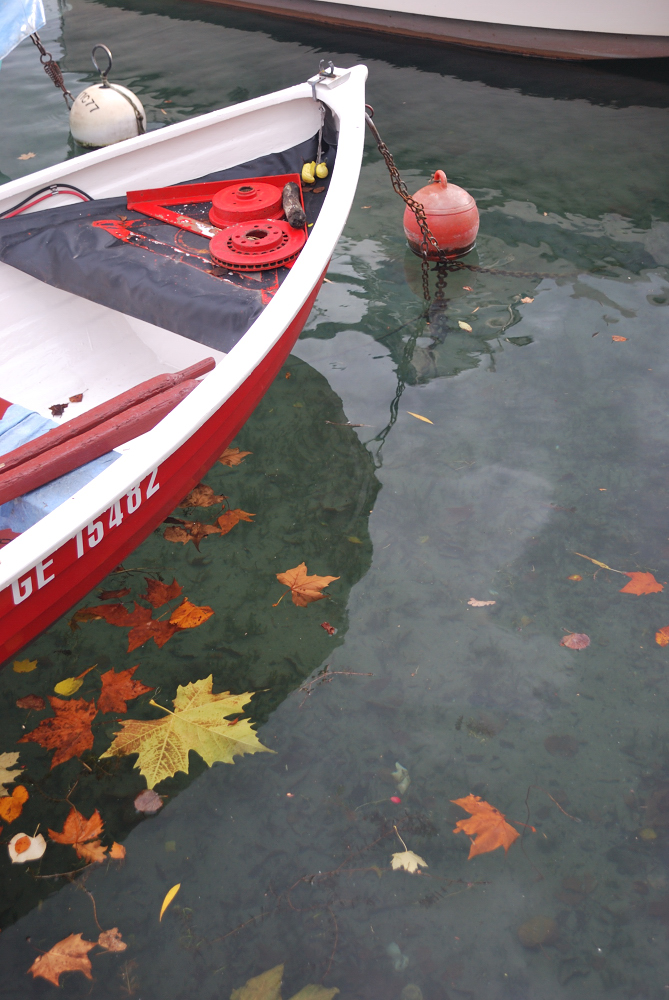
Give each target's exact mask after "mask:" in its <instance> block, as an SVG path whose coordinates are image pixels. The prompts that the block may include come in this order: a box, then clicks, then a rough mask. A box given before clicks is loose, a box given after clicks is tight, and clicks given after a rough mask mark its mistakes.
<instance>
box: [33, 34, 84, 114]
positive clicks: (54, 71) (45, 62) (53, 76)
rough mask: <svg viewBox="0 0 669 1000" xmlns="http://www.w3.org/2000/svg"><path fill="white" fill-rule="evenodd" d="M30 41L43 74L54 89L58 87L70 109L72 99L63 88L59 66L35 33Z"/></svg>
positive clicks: (62, 78)
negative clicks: (36, 53)
mask: <svg viewBox="0 0 669 1000" xmlns="http://www.w3.org/2000/svg"><path fill="white" fill-rule="evenodd" d="M30 41H31V42H32V43H33V45H34V46H35V47H36V48H37V49H38V50H39V61H40V62H41V63H42V66H43V67H44V72H45V73H46V75H47V76H48V77H49V79H50V80H51V82H52V83H53V85H54V87H59V88H60V89H61V90H62V91H63V99H64V101H65V103H66V104H67V107H68V110H69V108H71V107H72V104H74V97H73V96H72V94H71V93H70V91H69V90H68V89H67V87H66V86H65V78H64V77H63V72H62V70H61V68H60V66H59V65H58V63H57V62H56V61H55V59H54V58H53V56H52V55H51V53H50V52H47V50H46V49H45V48H44V46H43V45H42V42H41V39H40V37H39V35H38V34H37V32H35V33H34V34H32V35H31V36H30ZM70 102H72V103H70Z"/></svg>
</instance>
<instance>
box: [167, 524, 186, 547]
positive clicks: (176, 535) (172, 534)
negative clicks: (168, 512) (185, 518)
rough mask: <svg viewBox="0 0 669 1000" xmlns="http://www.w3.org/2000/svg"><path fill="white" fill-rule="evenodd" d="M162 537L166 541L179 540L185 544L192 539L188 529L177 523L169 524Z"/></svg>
mask: <svg viewBox="0 0 669 1000" xmlns="http://www.w3.org/2000/svg"><path fill="white" fill-rule="evenodd" d="M163 538H164V539H165V541H167V542H181V543H182V544H183V545H187V544H188V542H190V541H192V539H191V534H190V531H186V529H185V528H182V527H181V525H179V524H176V525H174V524H171V525H170V526H169V528H165V531H164V533H163Z"/></svg>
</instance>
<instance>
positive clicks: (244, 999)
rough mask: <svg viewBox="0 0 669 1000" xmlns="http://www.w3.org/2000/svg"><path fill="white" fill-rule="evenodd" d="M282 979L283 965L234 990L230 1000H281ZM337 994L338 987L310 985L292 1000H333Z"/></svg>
mask: <svg viewBox="0 0 669 1000" xmlns="http://www.w3.org/2000/svg"><path fill="white" fill-rule="evenodd" d="M282 979H283V965H275V966H274V968H273V969H268V970H267V972H263V974H262V975H261V976H255V977H254V978H253V979H249V980H248V981H247V982H246V983H245V985H244V986H240V988H239V989H237V990H233V991H232V993H231V994H230V1000H281V980H282ZM337 993H339V990H338V989H337V987H336V986H333V987H330V988H329V989H328V987H327V986H321V985H320V984H319V985H317V984H315V983H310V984H309V986H304V987H303V988H302V989H301V990H300V992H299V993H296V994H295V996H293V997H292V1000H332V998H333V997H334V996H336V994H337Z"/></svg>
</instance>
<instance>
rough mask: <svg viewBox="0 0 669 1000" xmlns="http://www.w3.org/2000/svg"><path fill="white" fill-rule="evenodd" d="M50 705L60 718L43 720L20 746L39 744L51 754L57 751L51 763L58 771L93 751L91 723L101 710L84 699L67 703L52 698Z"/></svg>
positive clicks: (75, 699)
mask: <svg viewBox="0 0 669 1000" xmlns="http://www.w3.org/2000/svg"><path fill="white" fill-rule="evenodd" d="M49 704H50V705H51V707H52V709H53V710H54V712H55V713H56V714H55V715H53V716H51V718H49V719H42V721H41V722H40V724H39V726H37V728H36V729H33V730H32V732H30V733H26V735H25V736H22V737H21V739H20V740H19V743H39V745H40V746H42V747H45V749H47V750H55V751H56V752H55V754H54V755H53V760H52V761H51V767H52V768H54V767H56V766H57V765H58V764H63V763H64V762H65V761H66V760H70V758H71V757H78V756H79V755H80V754H82V753H83V752H84V750H90V749H91V748H92V746H93V733H92V732H91V723H92V721H93V719H94V718H95V715H96V712H97V709H96V707H95V702H94V701H84V699H83V698H72V699H70V701H64V700H63V699H62V698H56V697H55V695H50V696H49Z"/></svg>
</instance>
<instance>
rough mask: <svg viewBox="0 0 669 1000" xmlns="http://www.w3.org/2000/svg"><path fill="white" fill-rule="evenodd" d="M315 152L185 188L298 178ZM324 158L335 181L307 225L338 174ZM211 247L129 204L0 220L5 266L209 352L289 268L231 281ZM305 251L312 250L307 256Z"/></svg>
mask: <svg viewBox="0 0 669 1000" xmlns="http://www.w3.org/2000/svg"><path fill="white" fill-rule="evenodd" d="M316 151H317V136H314V137H313V138H312V139H309V140H307V141H306V142H303V143H300V144H299V145H297V146H294V147H292V148H291V149H288V150H285V151H284V152H282V153H273V154H271V155H268V156H261V157H258V158H257V159H255V160H249V161H248V162H247V163H242V164H240V165H238V166H236V167H230V168H229V169H227V170H221V171H218V172H216V173H211V174H207V175H206V176H203V177H193V178H189V179H188V180H186V181H182V183H184V184H192V183H196V182H200V181H217V180H229V179H230V180H233V179H237V178H240V179H241V178H245V177H260V176H268V175H273V174H288V173H297V174H299V173H300V171H301V169H302V164H303V163H305V162H308V161H311V160H314V159H315V158H316ZM324 152H325V154H326V161H327V164H328V168H329V171H330V174H329V176H328V178H327V179H325V180H323V181H317V182H316V184H315V185H314V186H313V187H315V188H316V189H318V193H315V191H314V190H313V188H312V189H310V190H309V189H308V187H307V186H306V185H305V195H304V202H305V211H306V215H307V223H313V222H315V220H316V218H317V217H318V212H319V210H320V207H321V205H322V203H323V199H324V197H325V194H326V192H327V186H328V182H329V179H330V176H331V174H332V170H333V168H334V159H335V149H334V147H331V146H328V145H327V144H326V143H325V144H324ZM209 207H210V206H209V205H197V206H189V207H188V209H187V211H188V214H190V215H195V214H198V213H199V214H200V216H201V217H202V218H205V217H206V215H207V212H208V209H209ZM102 220H116V221H117V222H121V223H122V224H123V226H124V227H127V228H128V229H129V230H130V231H131V232H132V233H133V234H134V236H133V239H134V240H135V242H133V243H127V242H124V241H123V240H120V239H117V238H116V237H114V236H113V235H111V234H110V233H109V232H107V231H106V230H105V229H103V228H99V227H96V226H94V225H93V223H94V222H96V221H98V222H99V221H102ZM150 238H152V239H150ZM152 240H153V241H159V242H152ZM161 243H162V244H167V246H161V245H160V244H161ZM208 244H209V241H208V240H207V239H205V238H204V237H201V236H197V235H195V234H194V233H190V232H188V231H186V230H182V229H178V228H176V227H174V226H170V225H168V224H167V223H163V222H159V221H157V220H155V219H152V218H149V217H148V216H145V215H142V214H141V213H139V212H136V211H132V212H129V211H128V209H127V207H126V199H125V198H124V197H122V198H103V199H98V200H94V201H90V202H81V203H79V204H77V205H68V206H66V207H64V208H53V209H47V210H45V211H43V212H38V213H33V214H28V215H17V216H15V217H14V218H11V219H3V220H0V260H2V261H3V262H4V263H5V264H10V265H11V266H12V267H16V268H18V269H19V270H21V271H25V272H26V273H27V274H31V275H33V276H34V277H36V278H39V279H40V280H41V281H45V282H47V283H48V284H50V285H55V286H56V287H57V288H62V289H64V290H66V291H68V292H74V293H75V294H77V295H80V296H82V297H83V298H86V299H92V300H93V301H94V302H99V303H102V304H103V305H106V306H110V307H111V308H112V309H118V310H119V311H120V312H124V313H127V314H128V315H130V316H136V317H137V318H138V319H142V320H146V321H147V322H149V323H154V324H155V325H156V326H160V327H163V328H165V329H167V330H172V331H173V332H174V333H179V334H181V335H182V336H184V337H188V338H189V339H191V340H196V341H198V342H199V343H202V344H206V345H207V346H208V347H213V348H216V349H217V350H219V351H229V350H230V349H231V348H232V347H234V345H235V344H236V343H237V341H238V340H239V339H240V338H241V337H242V336H243V335H244V333H245V332H246V331H247V330H248V328H249V327H250V326H251V324H252V323H253V321H254V320H255V319H256V318H257V316H258V315H259V314H260V312H262V309H263V307H264V306H265V305H266V303H267V302H268V301H269V300H270V298H271V297H272V295H273V294H274V292H275V291H276V290H277V289H278V288H279V286H280V284H281V282H282V281H283V279H284V278H285V277H286V275H287V274H288V270H287V269H286V268H277V269H274V270H272V271H256V272H249V273H245V274H236V273H232V272H230V271H228V270H227V269H226V268H222V267H218V266H215V265H212V262H211V260H210V258H209V256H208V254H207V248H208ZM171 248H173V249H171ZM308 252H309V245H308V242H307V244H306V247H305V249H304V250H303V253H308ZM199 255H201V256H199Z"/></svg>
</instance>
